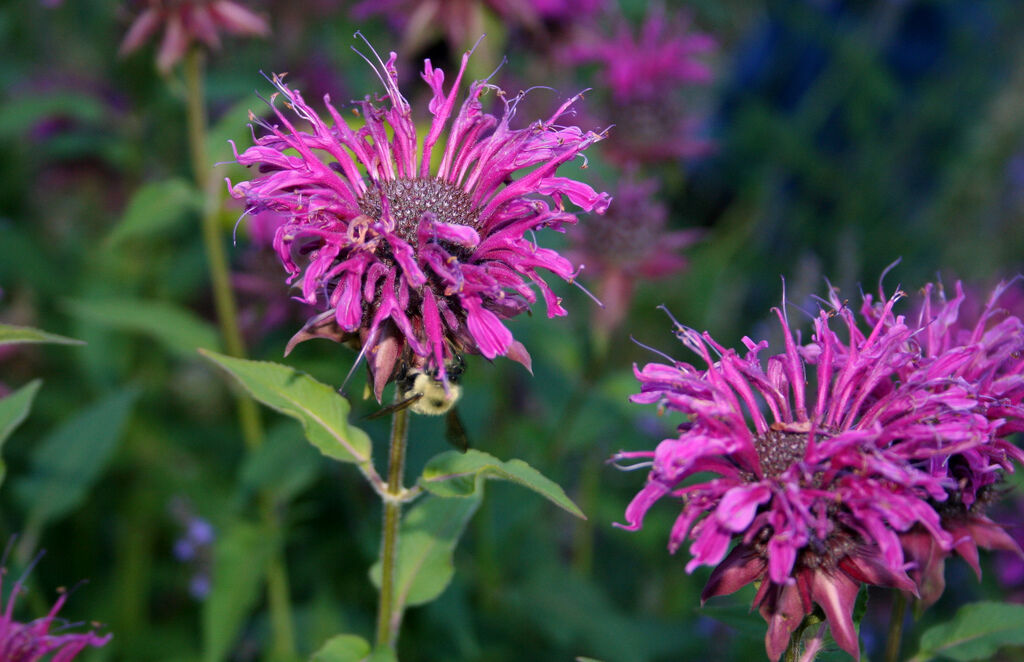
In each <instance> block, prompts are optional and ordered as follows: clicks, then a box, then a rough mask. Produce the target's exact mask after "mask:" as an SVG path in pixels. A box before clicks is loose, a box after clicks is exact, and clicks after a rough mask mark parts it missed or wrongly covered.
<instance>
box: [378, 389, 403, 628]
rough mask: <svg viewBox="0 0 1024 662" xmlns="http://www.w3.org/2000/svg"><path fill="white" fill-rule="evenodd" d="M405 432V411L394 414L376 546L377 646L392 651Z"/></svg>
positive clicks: (398, 616) (396, 619)
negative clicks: (377, 575) (378, 545)
mask: <svg viewBox="0 0 1024 662" xmlns="http://www.w3.org/2000/svg"><path fill="white" fill-rule="evenodd" d="M408 432H409V410H408V409H400V410H398V411H396V412H395V413H394V415H393V418H392V419H391V444H390V446H389V447H388V483H387V496H389V497H392V498H386V499H385V500H384V531H383V533H382V535H381V543H380V605H379V609H378V610H377V646H378V647H382V648H383V647H387V648H394V647H395V642H396V641H397V640H398V627H399V623H400V620H401V617H402V612H401V610H400V609H397V608H396V605H395V559H396V557H397V556H398V530H399V525H400V523H401V516H402V502H401V501H400V500H399V497H400V496H401V494H402V475H403V474H404V473H405V447H406V439H407V437H408Z"/></svg>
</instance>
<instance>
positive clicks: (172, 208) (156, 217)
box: [107, 177, 202, 245]
mask: <svg viewBox="0 0 1024 662" xmlns="http://www.w3.org/2000/svg"><path fill="white" fill-rule="evenodd" d="M201 208H202V196H201V195H200V194H199V192H198V191H196V189H195V187H194V186H192V184H190V183H189V182H188V181H186V180H185V179H182V178H180V177H175V178H173V179H165V180H162V181H158V182H150V183H148V184H144V185H143V186H142V187H141V188H139V189H138V190H137V191H136V192H135V195H133V196H132V199H131V200H129V201H128V206H127V208H126V209H125V210H124V214H123V215H122V216H121V220H119V221H118V223H117V225H115V226H114V229H113V230H112V231H111V233H110V235H109V236H108V237H107V241H108V242H110V243H111V244H113V245H117V244H120V243H121V242H123V241H125V240H127V239H135V238H137V237H142V238H148V239H149V240H150V241H153V240H156V239H158V238H159V237H160V235H162V234H163V233H165V232H166V231H167V230H170V229H173V228H175V227H177V226H179V225H184V224H186V223H188V222H191V216H192V215H193V214H195V213H196V212H198V211H199V210H200V209H201Z"/></svg>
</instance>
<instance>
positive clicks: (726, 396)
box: [617, 295, 996, 659]
mask: <svg viewBox="0 0 1024 662" xmlns="http://www.w3.org/2000/svg"><path fill="white" fill-rule="evenodd" d="M895 300H896V299H895V298H893V299H890V300H889V301H887V302H886V303H885V305H884V306H882V307H881V308H880V309H879V310H878V311H877V319H876V321H875V322H874V324H873V326H872V328H871V329H870V330H869V331H868V332H867V333H863V332H861V331H860V329H859V328H858V327H857V324H856V321H855V319H854V317H853V314H852V313H851V312H850V311H849V310H848V309H846V308H844V307H841V306H840V305H839V302H838V300H837V299H836V297H835V296H834V295H833V305H834V306H835V308H834V309H833V310H831V311H822V312H821V313H820V314H819V315H818V317H817V318H816V319H815V321H814V333H813V336H812V338H811V342H810V343H809V344H807V345H804V346H801V345H800V344H799V338H798V337H796V336H795V335H794V333H793V332H792V331H791V329H790V326H789V323H788V320H787V319H786V317H785V315H783V313H782V312H781V311H778V310H776V314H777V317H778V319H779V321H780V323H781V325H782V330H783V333H784V338H785V342H786V351H785V353H783V354H780V355H777V356H772V357H771V358H769V359H768V361H767V365H762V362H761V361H760V360H759V358H758V353H759V352H760V351H761V350H762V349H764V348H765V347H766V346H767V343H764V342H762V343H754V342H753V341H751V340H750V339H744V344H745V345H746V347H747V353H746V355H745V356H741V355H740V354H738V353H737V352H736V351H734V350H732V349H726V348H725V347H722V346H721V345H719V344H717V343H716V342H715V341H714V340H713V339H712V338H711V337H710V336H709V335H708V334H707V333H704V334H698V333H697V332H695V331H693V330H690V329H687V328H684V327H682V326H679V327H678V328H677V332H676V335H677V336H678V337H679V339H680V340H681V341H682V342H683V343H684V344H685V345H686V346H687V347H689V348H690V349H692V350H693V351H695V352H696V353H697V354H698V355H700V356H701V358H702V359H703V361H704V363H705V364H706V366H707V367H706V368H703V369H698V368H696V367H694V366H691V365H689V364H687V363H682V362H676V363H674V364H673V365H665V364H649V365H646V366H644V368H643V369H642V370H637V372H636V374H637V378H638V379H639V380H640V382H641V385H642V387H641V393H640V394H639V395H637V396H634V398H633V399H634V401H636V402H644V403H658V404H659V405H660V406H662V407H667V408H669V409H672V410H676V411H679V412H681V413H683V414H686V415H687V416H688V418H689V420H688V422H687V423H684V424H683V425H681V426H680V428H679V436H678V437H676V438H670V439H666V440H664V441H662V442H661V444H659V445H658V447H657V449H656V450H655V451H653V452H650V451H643V452H629V453H627V452H623V453H619V455H618V456H617V459H631V458H646V459H649V460H651V461H652V470H651V473H650V476H649V481H648V483H647V486H646V487H644V488H643V490H641V491H640V493H639V494H638V495H637V496H636V498H634V500H633V502H632V503H631V504H630V505H629V507H628V508H627V510H626V521H627V525H626V527H625V528H628V529H637V528H639V527H640V526H641V524H642V521H643V516H644V514H645V513H646V512H647V510H648V509H649V508H650V507H651V506H652V505H653V504H654V503H655V502H656V501H658V500H659V499H661V498H662V497H664V496H666V495H672V496H675V497H678V498H680V499H682V501H683V509H682V513H681V514H680V516H679V518H678V519H677V521H676V524H675V526H674V527H673V529H672V532H671V535H670V542H669V548H670V549H671V550H672V551H675V550H676V549H677V548H678V547H679V546H680V545H681V544H682V543H683V541H684V540H685V539H686V538H687V537H690V538H692V540H693V544H692V545H691V546H690V553H691V554H692V555H693V559H692V560H691V561H690V562H689V563H688V564H687V570H688V571H691V572H692V571H693V570H694V569H696V568H697V567H698V566H700V565H712V566H717V567H716V568H715V570H714V571H713V572H712V574H711V578H710V579H709V581H708V584H707V586H706V588H705V589H704V593H703V598H705V599H706V598H708V597H711V596H715V595H721V594H724V593H731V592H733V591H736V590H737V589H739V588H740V587H742V586H744V585H746V584H748V583H751V582H753V581H755V580H760V581H761V582H762V583H761V587H760V590H759V591H758V593H757V596H756V598H755V605H757V606H758V607H759V608H760V611H761V614H762V615H763V616H764V618H765V620H766V621H767V622H768V623H769V628H768V633H767V636H766V648H767V651H768V655H769V657H770V658H772V659H777V658H778V657H779V656H780V655H781V654H782V652H783V651H784V650H785V649H786V646H787V645H788V643H789V639H790V636H791V635H792V633H793V632H794V631H795V629H796V628H797V627H798V626H799V624H800V623H801V621H802V620H803V618H804V616H805V615H806V614H809V613H810V612H811V611H812V609H813V608H814V605H818V607H820V608H821V609H822V610H823V612H824V614H825V616H826V618H827V620H828V624H829V627H830V629H831V631H832V634H833V637H834V638H835V640H836V642H837V643H838V644H839V645H840V646H841V647H842V648H843V649H844V650H846V651H847V652H849V653H850V654H851V655H854V656H857V655H858V654H859V647H858V644H857V636H856V631H855V630H854V624H853V619H852V610H853V605H854V601H855V599H856V595H857V592H858V590H859V588H860V586H861V585H862V584H872V585H879V586H887V587H895V588H899V589H901V590H904V591H909V592H913V593H916V592H917V588H916V586H915V584H914V582H913V581H912V580H911V578H910V577H909V576H908V575H907V573H906V568H907V562H906V558H905V556H904V551H903V548H902V546H901V538H900V536H901V534H906V533H907V532H910V531H911V530H915V531H920V532H921V534H922V535H923V536H925V537H926V538H927V540H928V541H929V543H930V544H932V545H933V546H935V547H936V548H938V549H940V550H942V551H944V552H948V551H950V550H952V549H953V547H954V546H955V545H958V544H959V540H958V539H957V538H956V537H955V536H954V534H953V532H952V531H948V530H944V529H943V527H942V526H941V523H940V516H939V514H938V513H937V512H936V510H935V508H934V504H936V503H941V502H943V501H945V500H946V498H947V495H948V493H949V491H950V490H951V489H952V488H953V487H954V480H953V479H952V477H950V476H947V475H944V474H941V473H936V472H934V471H933V467H934V465H935V464H937V463H941V462H942V461H943V459H947V458H948V457H949V455H950V454H951V453H953V452H961V451H964V450H969V449H973V448H977V447H980V446H984V445H986V444H988V443H990V441H991V437H992V434H993V431H994V429H995V425H996V424H995V423H993V422H992V421H990V420H989V419H988V418H987V417H986V416H985V415H984V414H983V413H982V412H980V411H979V407H978V406H977V396H976V394H975V391H974V389H973V388H972V386H971V385H970V384H968V383H966V382H964V381H962V380H958V379H951V378H949V376H948V370H947V369H948V367H949V365H950V363H955V358H949V361H944V362H941V363H940V362H937V363H922V362H920V361H919V360H917V359H918V357H917V356H916V355H915V354H914V352H912V351H910V350H909V349H908V347H909V346H910V342H911V339H912V338H913V337H914V335H915V334H916V332H917V330H916V329H915V328H912V327H909V326H908V325H907V324H906V323H905V320H904V318H902V317H898V316H895V315H893V313H892V307H893V305H894V303H895ZM837 319H838V320H840V321H841V322H843V326H845V335H846V337H847V340H846V341H845V342H844V341H842V340H841V339H840V336H839V334H838V333H837V332H836V331H835V330H833V329H832V328H831V326H832V324H833V323H834V321H835V320H837ZM812 367H813V379H811V378H810V377H808V374H807V373H809V372H811V370H809V369H810V368H812ZM701 472H711V473H714V474H717V477H716V478H714V479H710V480H703V481H701V482H696V483H691V484H688V483H687V482H686V481H687V479H689V478H690V477H691V476H694V475H695V474H698V473H701ZM734 542H735V543H736V544H735V547H734V548H733V549H732V551H731V552H729V547H730V544H732V543H734ZM727 553H728V554H727Z"/></svg>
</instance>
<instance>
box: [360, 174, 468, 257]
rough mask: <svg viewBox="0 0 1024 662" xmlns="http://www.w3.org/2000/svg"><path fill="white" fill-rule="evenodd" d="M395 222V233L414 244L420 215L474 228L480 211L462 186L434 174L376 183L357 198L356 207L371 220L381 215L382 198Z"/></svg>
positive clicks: (420, 218)
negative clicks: (357, 204)
mask: <svg viewBox="0 0 1024 662" xmlns="http://www.w3.org/2000/svg"><path fill="white" fill-rule="evenodd" d="M384 200H387V205H388V212H389V213H390V215H391V219H392V220H393V221H394V223H395V230H394V232H395V234H397V235H398V236H400V237H401V238H402V239H404V240H405V241H406V242H407V243H409V244H413V245H415V243H416V232H417V230H419V226H420V221H421V220H422V219H423V214H425V213H427V212H430V213H431V214H433V215H434V219H435V220H436V221H437V222H439V223H448V224H452V225H468V226H470V227H474V228H475V227H477V226H478V224H479V218H480V213H479V210H478V209H477V208H476V206H475V205H474V204H473V199H472V198H470V197H469V195H468V194H467V193H466V192H465V191H463V190H462V188H460V187H458V186H455V185H453V184H449V183H448V182H446V181H444V180H441V179H437V178H434V177H426V178H416V179H391V180H387V181H382V182H378V183H377V186H376V187H374V188H371V189H369V190H368V191H367V192H366V193H365V194H364V195H363V197H361V198H360V199H359V210H360V211H361V212H362V213H364V214H366V215H367V216H369V217H371V218H375V219H379V218H382V217H383V215H384V204H383V201H384Z"/></svg>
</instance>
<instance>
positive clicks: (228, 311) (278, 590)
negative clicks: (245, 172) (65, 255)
mask: <svg viewBox="0 0 1024 662" xmlns="http://www.w3.org/2000/svg"><path fill="white" fill-rule="evenodd" d="M184 70H185V89H186V103H187V112H186V115H187V119H188V143H189V152H190V154H191V157H192V173H193V175H194V177H195V181H196V187H197V188H198V189H199V191H200V192H201V193H202V194H203V199H204V204H203V212H202V234H203V243H204V244H205V247H206V258H207V261H208V263H209V268H210V282H211V285H212V287H213V301H214V306H215V308H216V310H217V322H218V324H219V325H220V331H221V337H222V339H223V341H224V348H225V350H226V351H227V353H228V354H229V355H231V356H234V357H238V358H244V357H245V344H244V343H243V341H242V333H241V330H240V329H239V326H238V308H237V306H236V305H235V297H234V292H233V291H232V289H231V274H230V271H229V269H228V258H227V252H226V251H225V250H224V244H223V243H222V242H221V237H220V232H219V230H218V227H217V219H218V216H219V215H220V210H221V186H220V184H219V182H218V181H217V180H216V179H215V178H214V177H213V176H212V172H211V169H210V157H209V153H208V151H207V144H206V142H207V131H206V99H205V95H204V93H203V52H202V51H201V50H200V49H199V48H193V49H191V50H190V51H189V52H188V54H187V55H186V56H185V63H184ZM236 398H237V402H238V422H239V427H240V428H241V430H242V439H243V440H244V442H245V445H246V448H248V449H249V451H250V452H252V451H254V450H256V449H257V448H259V447H260V445H262V443H263V425H262V423H261V422H260V413H259V408H258V407H257V406H256V401H255V400H253V399H252V398H251V397H249V396H248V395H245V394H242V393H239V394H237V395H236ZM260 516H261V519H262V520H263V522H264V524H266V525H267V526H268V527H269V528H271V529H275V530H276V529H277V527H278V526H279V523H278V521H277V517H276V516H275V515H274V508H273V503H272V500H271V499H270V497H269V495H261V499H260ZM266 573H267V603H268V605H269V610H270V622H271V630H272V644H271V654H270V657H271V659H274V660H293V659H298V654H297V653H296V649H295V635H294V631H293V629H292V619H291V605H290V598H289V595H288V575H287V571H286V570H285V564H284V561H283V559H282V558H281V557H280V555H276V556H274V558H272V559H271V561H270V563H269V564H268V566H267V568H266Z"/></svg>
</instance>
